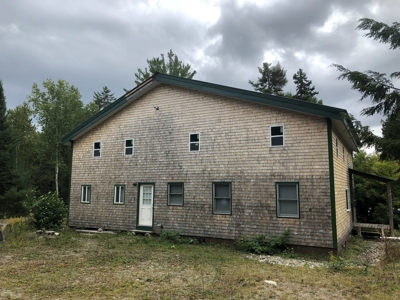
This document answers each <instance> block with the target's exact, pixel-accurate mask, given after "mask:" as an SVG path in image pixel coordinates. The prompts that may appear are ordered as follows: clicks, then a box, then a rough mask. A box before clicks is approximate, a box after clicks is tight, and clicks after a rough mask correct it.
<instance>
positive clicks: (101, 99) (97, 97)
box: [93, 86, 116, 111]
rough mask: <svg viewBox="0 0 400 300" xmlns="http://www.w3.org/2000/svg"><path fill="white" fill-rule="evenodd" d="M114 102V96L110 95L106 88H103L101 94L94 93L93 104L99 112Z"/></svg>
mask: <svg viewBox="0 0 400 300" xmlns="http://www.w3.org/2000/svg"><path fill="white" fill-rule="evenodd" d="M115 100H116V98H115V97H114V94H111V91H110V89H109V88H108V87H107V86H104V87H103V90H102V91H101V92H94V96H93V102H94V103H95V104H96V105H97V106H98V107H99V111H100V110H102V109H103V108H104V107H106V106H107V105H109V104H111V103H113V102H114V101H115Z"/></svg>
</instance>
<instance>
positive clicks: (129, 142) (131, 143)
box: [125, 140, 133, 147]
mask: <svg viewBox="0 0 400 300" xmlns="http://www.w3.org/2000/svg"><path fill="white" fill-rule="evenodd" d="M132 146H133V140H126V141H125V147H132Z"/></svg>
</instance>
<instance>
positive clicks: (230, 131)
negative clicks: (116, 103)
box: [69, 84, 351, 248]
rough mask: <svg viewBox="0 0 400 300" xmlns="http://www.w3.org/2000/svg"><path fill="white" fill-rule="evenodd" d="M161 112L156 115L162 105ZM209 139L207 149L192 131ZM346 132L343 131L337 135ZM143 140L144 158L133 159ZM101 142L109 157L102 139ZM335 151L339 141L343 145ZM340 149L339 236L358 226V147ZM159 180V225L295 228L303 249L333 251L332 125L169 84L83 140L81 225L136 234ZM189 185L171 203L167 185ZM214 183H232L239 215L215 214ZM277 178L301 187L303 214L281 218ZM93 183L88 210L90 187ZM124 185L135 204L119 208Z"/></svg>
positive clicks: (240, 230)
mask: <svg viewBox="0 0 400 300" xmlns="http://www.w3.org/2000/svg"><path fill="white" fill-rule="evenodd" d="M155 106H157V107H158V108H159V109H158V110H156V109H155V108H154V107H155ZM276 125H283V126H284V146H282V147H270V127H271V126H276ZM191 133H199V134H200V151H198V152H190V151H189V135H190V134H191ZM335 138H336V135H335V134H333V139H335ZM126 139H134V155H133V156H125V155H124V143H125V140H126ZM98 141H101V157H93V143H94V142H98ZM332 144H333V147H334V148H335V142H334V141H333V143H332ZM341 147H342V144H341V143H340V146H339V157H338V158H337V157H336V152H335V151H336V149H333V151H334V152H333V154H334V155H333V156H334V168H335V169H334V170H335V173H334V174H335V194H336V210H337V230H338V232H337V235H338V240H340V239H343V238H344V237H345V235H346V234H347V233H348V231H349V228H350V227H351V219H350V215H351V214H350V213H348V212H347V211H346V202H345V189H346V188H348V175H347V173H348V172H347V167H348V165H349V164H351V160H350V158H349V157H351V155H350V153H349V150H347V149H346V161H345V162H342V161H341V160H342V156H341V155H342V152H341ZM138 182H139V183H144V182H149V183H153V184H154V219H153V221H154V225H155V224H162V225H163V227H164V230H177V231H179V232H180V233H181V234H183V235H190V236H199V237H209V238H223V239H239V238H242V237H243V236H245V235H247V236H255V235H260V234H268V233H282V232H283V231H285V230H286V229H289V230H290V236H289V243H290V244H293V245H302V246H313V247H325V248H332V245H333V241H332V236H333V235H332V219H331V215H332V214H331V206H330V201H331V197H330V178H329V155H328V134H327V120H326V119H325V118H323V117H318V116H315V115H310V114H305V113H301V112H296V111H292V110H287V109H282V108H276V107H272V106H268V105H263V104H258V103H254V102H248V101H243V100H237V99H234V98H228V97H223V96H217V95H213V94H208V93H203V92H201V91H193V90H190V89H185V88H180V87H176V86H172V85H167V84H162V85H159V86H158V87H156V88H154V89H152V90H151V91H149V92H147V93H146V94H144V95H143V96H142V97H140V98H138V99H137V100H136V101H134V102H132V103H131V104H129V105H128V106H126V107H125V108H124V109H122V110H120V111H119V112H117V113H116V114H114V115H113V116H111V117H110V118H108V119H107V120H105V121H104V122H102V123H100V124H98V125H96V127H94V128H93V129H92V130H90V131H88V132H87V133H85V134H84V135H83V136H81V137H79V138H77V139H76V140H75V141H74V143H73V167H72V177H71V196H70V216H69V224H70V225H71V226H77V227H85V228H99V227H101V228H104V229H119V230H131V229H135V228H136V224H137V220H136V218H137V198H138V186H137V185H136V186H134V185H133V184H134V183H138ZM171 182H180V183H184V205H183V206H168V203H167V186H168V183H171ZM213 182H230V183H231V188H232V213H231V214H227V215H218V214H213V203H212V202H213V201H212V197H213V195H212V184H213ZM276 182H297V183H298V184H299V198H300V218H278V217H277V204H276V190H275V189H276V187H275V183H276ZM82 185H90V186H91V201H90V204H82V203H81V202H80V201H81V186H82ZM114 185H125V187H126V189H125V203H124V204H123V205H115V204H113V197H114Z"/></svg>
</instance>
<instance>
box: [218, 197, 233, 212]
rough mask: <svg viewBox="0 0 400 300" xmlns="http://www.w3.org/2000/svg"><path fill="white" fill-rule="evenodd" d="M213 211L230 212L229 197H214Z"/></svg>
mask: <svg viewBox="0 0 400 300" xmlns="http://www.w3.org/2000/svg"><path fill="white" fill-rule="evenodd" d="M215 211H216V212H230V211H231V201H230V199H229V198H227V199H226V198H224V199H215Z"/></svg>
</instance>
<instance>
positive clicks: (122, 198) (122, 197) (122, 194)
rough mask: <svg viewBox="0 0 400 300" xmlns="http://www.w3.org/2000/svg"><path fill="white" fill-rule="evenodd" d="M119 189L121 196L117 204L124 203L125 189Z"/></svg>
mask: <svg viewBox="0 0 400 300" xmlns="http://www.w3.org/2000/svg"><path fill="white" fill-rule="evenodd" d="M120 189H121V190H120V193H121V195H120V199H119V203H124V201H125V187H123V186H121V187H120Z"/></svg>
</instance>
